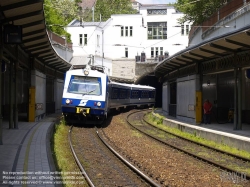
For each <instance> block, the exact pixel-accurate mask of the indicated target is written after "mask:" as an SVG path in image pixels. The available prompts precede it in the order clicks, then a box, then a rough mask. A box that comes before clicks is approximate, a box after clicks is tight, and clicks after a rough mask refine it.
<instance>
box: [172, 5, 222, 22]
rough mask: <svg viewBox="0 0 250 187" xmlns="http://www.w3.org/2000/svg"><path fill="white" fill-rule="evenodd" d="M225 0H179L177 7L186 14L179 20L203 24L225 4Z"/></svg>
mask: <svg viewBox="0 0 250 187" xmlns="http://www.w3.org/2000/svg"><path fill="white" fill-rule="evenodd" d="M223 2H224V1H222V0H209V1H207V0H178V1H177V3H176V4H175V8H176V9H177V10H179V11H181V12H183V13H184V14H185V16H184V17H183V18H181V19H180V20H179V22H180V23H184V22H193V23H194V24H201V23H202V22H204V21H205V20H206V19H207V18H209V17H210V16H211V15H212V14H213V13H215V12H216V11H217V10H218V8H219V7H221V6H222V5H223Z"/></svg>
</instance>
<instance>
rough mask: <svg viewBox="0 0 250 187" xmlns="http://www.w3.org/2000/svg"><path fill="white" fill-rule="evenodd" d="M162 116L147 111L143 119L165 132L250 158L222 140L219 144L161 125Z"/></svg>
mask: <svg viewBox="0 0 250 187" xmlns="http://www.w3.org/2000/svg"><path fill="white" fill-rule="evenodd" d="M164 118H165V117H164V116H161V115H159V114H155V115H153V114H152V113H149V114H147V115H146V116H145V120H146V121H147V122H149V123H151V124H152V125H154V126H156V127H158V128H160V129H162V130H165V131H167V132H170V133H173V134H175V135H178V136H181V137H184V138H187V139H189V140H192V141H195V142H199V143H203V144H206V145H209V146H211V147H214V148H217V149H220V150H223V151H225V152H229V153H233V154H236V155H240V156H242V157H245V158H248V159H249V158H250V153H249V152H247V151H245V150H239V149H237V148H235V147H230V146H227V145H225V144H223V142H222V144H220V143H217V142H214V141H211V140H206V139H204V138H202V137H199V136H198V135H196V133H194V134H190V133H187V132H183V131H181V130H179V129H177V128H171V127H168V126H166V125H163V119H164Z"/></svg>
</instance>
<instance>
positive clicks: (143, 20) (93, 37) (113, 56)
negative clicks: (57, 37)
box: [67, 5, 190, 79]
mask: <svg viewBox="0 0 250 187" xmlns="http://www.w3.org/2000/svg"><path fill="white" fill-rule="evenodd" d="M182 16H183V14H182V13H180V12H177V11H176V10H175V9H174V7H172V6H167V5H153V6H152V5H151V6H141V7H140V11H139V13H138V14H126V15H124V14H120V15H112V16H111V18H110V19H108V20H107V21H106V22H86V23H80V22H79V21H77V20H74V21H72V22H71V23H70V24H69V25H68V27H67V32H69V33H70V34H71V40H72V43H73V51H74V53H73V58H72V61H71V63H72V64H87V63H89V64H94V65H101V66H105V67H106V68H107V71H108V73H109V75H110V76H113V77H119V78H124V79H133V78H134V77H135V66H136V63H140V64H149V63H150V64H152V63H159V62H160V61H162V60H163V59H164V58H167V57H168V56H169V55H173V54H175V53H176V52H178V51H180V50H182V49H184V48H186V47H187V45H188V34H189V28H190V24H187V25H183V26H180V25H179V24H178V18H181V17H182Z"/></svg>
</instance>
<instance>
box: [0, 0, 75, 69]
mask: <svg viewBox="0 0 250 187" xmlns="http://www.w3.org/2000/svg"><path fill="white" fill-rule="evenodd" d="M43 3H44V1H43V0H0V21H1V24H2V25H3V27H4V26H5V25H8V24H9V25H19V26H21V27H22V43H21V44H19V46H20V47H21V48H22V49H23V50H24V51H25V52H26V53H27V54H28V55H29V57H34V58H36V59H38V60H39V61H41V62H42V63H44V65H46V66H48V67H50V68H53V69H56V70H57V71H61V72H65V71H67V70H68V69H69V68H70V66H71V65H70V64H69V63H68V62H66V61H65V60H64V59H62V58H61V57H60V56H59V55H58V54H57V52H56V51H55V50H54V49H53V47H52V45H51V41H50V39H49V37H48V33H47V29H46V25H45V17H44V12H43V10H44V8H43ZM4 48H8V47H7V45H6V46H5V47H4ZM8 52H9V50H4V56H6V55H7V56H8V55H10V56H11V54H9V53H8ZM12 55H13V54H12Z"/></svg>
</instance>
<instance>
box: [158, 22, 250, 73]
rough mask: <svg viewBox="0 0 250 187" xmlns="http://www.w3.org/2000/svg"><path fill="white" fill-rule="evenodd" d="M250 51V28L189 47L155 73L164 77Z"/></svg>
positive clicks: (161, 65) (159, 66)
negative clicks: (176, 71) (183, 69)
mask: <svg viewBox="0 0 250 187" xmlns="http://www.w3.org/2000/svg"><path fill="white" fill-rule="evenodd" d="M249 49H250V26H249V25H248V26H246V27H243V28H241V29H238V30H235V31H233V32H229V33H226V34H224V35H220V36H218V37H215V38H213V39H210V40H206V41H204V42H202V43H200V44H197V45H195V46H191V47H188V48H186V49H184V50H182V51H180V52H178V53H176V54H174V55H172V56H170V57H169V58H167V59H164V60H163V61H162V62H161V63H159V64H158V65H157V66H156V67H155V69H154V71H155V76H156V77H162V76H164V75H166V74H168V73H170V72H173V71H175V70H177V69H179V68H183V67H185V66H188V65H191V64H195V63H201V62H205V61H209V60H213V59H217V58H220V57H223V56H227V55H230V54H234V53H237V52H241V51H246V50H249Z"/></svg>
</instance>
